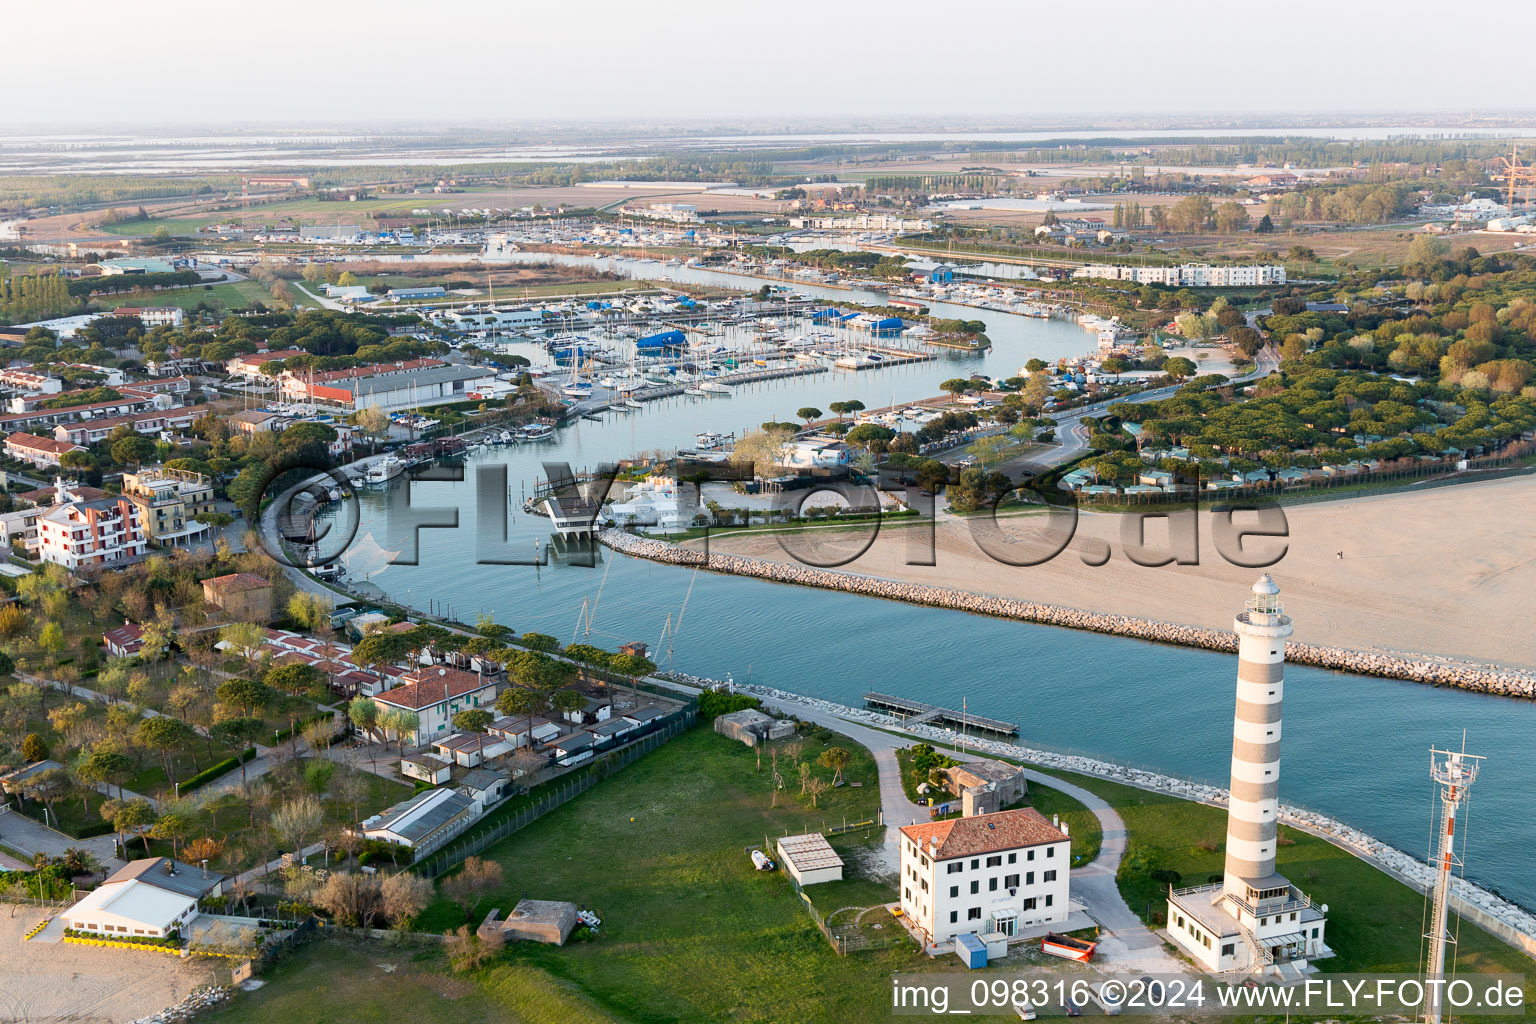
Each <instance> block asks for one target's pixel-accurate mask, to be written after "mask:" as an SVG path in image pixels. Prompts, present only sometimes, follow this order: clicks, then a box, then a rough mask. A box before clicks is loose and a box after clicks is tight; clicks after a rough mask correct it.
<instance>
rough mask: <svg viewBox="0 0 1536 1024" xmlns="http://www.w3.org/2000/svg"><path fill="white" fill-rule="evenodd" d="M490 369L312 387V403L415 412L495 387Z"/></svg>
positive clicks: (437, 369) (429, 371) (412, 373)
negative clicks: (314, 401) (484, 388)
mask: <svg viewBox="0 0 1536 1024" xmlns="http://www.w3.org/2000/svg"><path fill="white" fill-rule="evenodd" d="M495 381H496V371H495V369H494V368H481V367H478V366H429V367H426V368H425V369H421V370H408V371H405V372H396V373H381V374H377V375H375V376H370V377H354V378H352V379H351V380H338V381H332V382H331V383H328V384H324V385H320V384H316V385H315V386H314V388H313V390H312V392H311V393H312V394H313V395H314V398H315V400H316V401H319V402H326V403H334V404H337V405H340V406H342V407H343V408H347V409H352V410H358V409H365V408H367V407H368V406H370V405H371V406H377V407H378V408H380V409H383V410H384V411H385V412H397V411H399V410H401V409H419V408H427V407H430V406H434V405H446V404H448V403H450V402H466V401H469V400H470V399H469V392H471V391H476V392H478V391H479V389H480V388H481V387H486V388H489V387H491V386H493V385H494V384H495Z"/></svg>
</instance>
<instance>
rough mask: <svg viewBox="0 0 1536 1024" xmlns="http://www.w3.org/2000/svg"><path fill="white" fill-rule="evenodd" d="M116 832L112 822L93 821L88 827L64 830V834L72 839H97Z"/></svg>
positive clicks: (82, 826)
mask: <svg viewBox="0 0 1536 1024" xmlns="http://www.w3.org/2000/svg"><path fill="white" fill-rule="evenodd" d="M114 831H115V830H114V829H113V828H112V823H111V822H110V821H93V822H91V823H89V824H87V825H80V826H76V827H70V828H66V829H63V832H64V834H65V835H67V836H69V837H70V838H71V839H95V838H96V837H97V836H106V835H111V834H112V833H113V832H114Z"/></svg>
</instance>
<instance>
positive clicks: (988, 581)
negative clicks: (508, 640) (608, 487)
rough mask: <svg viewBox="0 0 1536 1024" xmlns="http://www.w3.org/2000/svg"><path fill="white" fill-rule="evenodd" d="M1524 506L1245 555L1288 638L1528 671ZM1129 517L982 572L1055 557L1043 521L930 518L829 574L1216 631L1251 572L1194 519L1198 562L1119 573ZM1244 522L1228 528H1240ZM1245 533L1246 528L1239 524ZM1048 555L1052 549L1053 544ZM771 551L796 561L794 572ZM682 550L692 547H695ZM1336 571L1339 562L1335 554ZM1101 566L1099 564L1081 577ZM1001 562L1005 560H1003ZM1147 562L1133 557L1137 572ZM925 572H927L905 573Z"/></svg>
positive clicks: (840, 538)
mask: <svg viewBox="0 0 1536 1024" xmlns="http://www.w3.org/2000/svg"><path fill="white" fill-rule="evenodd" d="M1533 503H1536V477H1519V478H1515V479H1507V480H1497V481H1489V482H1487V483H1478V484H1462V485H1457V486H1452V487H1439V488H1433V489H1428V490H1423V491H1412V492H1406V493H1403V494H1394V495H1382V496H1375V497H1368V498H1353V499H1348V500H1341V501H1330V502H1320V503H1317V504H1313V505H1303V506H1297V507H1291V508H1287V509H1286V510H1285V517H1286V521H1287V528H1288V532H1289V537H1288V538H1287V539H1285V540H1280V539H1275V538H1256V539H1251V540H1250V541H1248V546H1249V551H1250V552H1254V551H1257V552H1258V553H1260V554H1268V555H1269V556H1270V557H1273V555H1274V554H1275V553H1278V552H1279V551H1281V549H1282V548H1283V554H1281V555H1280V557H1279V558H1278V560H1276V561H1275V562H1274V564H1273V566H1271V567H1270V568H1269V569H1268V571H1270V572H1272V573H1274V575H1275V577H1276V579H1277V580H1278V582H1279V583H1280V586H1281V588H1282V589H1283V592H1284V601H1285V606H1286V611H1287V612H1288V613H1289V614H1290V615H1292V616H1293V617H1294V618H1295V620H1296V640H1298V641H1301V642H1303V643H1310V644H1323V645H1329V646H1336V647H1346V648H1351V649H1355V650H1362V651H1378V652H1390V653H1399V654H1419V655H1431V656H1443V657H1449V658H1454V659H1458V660H1466V661H1473V662H1480V663H1482V662H1493V663H1498V664H1503V665H1510V666H1516V667H1520V668H1532V667H1536V641H1533V636H1536V634H1533V630H1532V628H1531V624H1530V601H1531V597H1532V595H1533V594H1536V531H1532V530H1530V529H1525V528H1519V527H1518V526H1516V523H1515V521H1514V520H1513V519H1512V517H1514V516H1521V515H1524V514H1526V513H1525V512H1524V511H1523V510H1524V509H1527V508H1529V507H1531V506H1532V504H1533ZM1138 518H1139V517H1135V516H1130V515H1124V514H1094V513H1087V512H1085V513H1083V514H1082V515H1081V516H1080V518H1079V522H1078V527H1077V530H1076V533H1075V535H1074V536H1073V539H1072V540H1071V542H1070V543H1069V544H1068V546H1067V547H1066V549H1065V550H1063V551H1062V552H1061V554H1059V555H1057V556H1056V557H1055V558H1053V559H1050V560H1049V561H1046V562H1044V563H1043V564H1041V565H1036V566H1029V567H1016V566H1013V565H1007V564H1003V563H1001V562H999V561H996V560H994V559H993V558H992V557H990V556H989V555H988V554H987V553H986V552H984V551H983V550H982V548H981V546H980V544H979V543H978V538H977V534H978V533H982V542H984V543H989V544H990V546H993V547H996V542H997V541H1003V542H1009V543H1012V544H1013V545H1014V547H1013V549H1012V550H1016V551H1019V552H1021V553H1026V554H1029V555H1032V556H1033V557H1039V556H1040V555H1041V554H1043V553H1044V552H1046V551H1048V550H1049V549H1050V548H1052V547H1055V546H1056V544H1053V543H1050V542H1048V541H1047V540H1046V539H1045V537H1044V536H1043V527H1044V521H1043V517H1039V516H1027V517H1016V518H1013V519H1003V520H1001V528H1002V531H1003V535H1001V536H997V537H995V538H993V539H992V540H991V541H988V538H987V536H986V534H985V533H983V532H982V528H981V527H978V525H977V524H975V523H972V522H969V521H965V520H960V519H956V518H953V517H946V516H943V515H941V516H940V519H939V522H938V524H937V528H936V530H935V538H934V539H935V543H934V545H933V555H932V557H931V558H929V557H927V556H926V553H925V552H926V549H927V544H926V536H925V535H926V531H925V530H922V529H921V528H913V527H911V526H904V527H901V528H898V529H887V530H884V531H882V532H881V534H880V535H879V537H877V538H876V539H875V541H874V542H873V544H870V545H869V547H868V550H865V551H863V553H862V554H859V555H858V557H856V558H854V559H853V560H852V561H850V562H848V563H847V564H846V565H841V566H838V567H837V568H838V569H839V570H840V571H843V572H850V573H858V574H862V575H867V576H877V577H882V578H885V579H892V580H901V581H905V582H913V583H924V584H930V585H934V586H941V587H952V588H956V589H960V590H968V591H973V592H976V593H982V594H989V595H996V596H1000V597H1009V598H1018V599H1023V600H1030V601H1042V602H1049V603H1051V604H1057V605H1064V606H1067V607H1071V608H1078V609H1085V610H1092V611H1098V612H1108V613H1112V614H1119V615H1134V616H1140V617H1144V618H1149V619H1157V620H1162V621H1167V622H1178V623H1187V624H1190V625H1195V626H1204V627H1209V628H1216V629H1230V628H1231V625H1232V616H1233V613H1234V612H1235V611H1236V610H1237V607H1238V605H1239V603H1240V602H1241V600H1242V597H1243V594H1244V592H1245V591H1246V589H1247V588H1248V587H1249V586H1250V585H1252V583H1253V580H1254V579H1255V578H1256V577H1257V576H1258V574H1259V573H1260V572H1261V571H1264V570H1262V569H1258V568H1246V567H1241V566H1235V565H1232V564H1230V563H1229V562H1227V561H1226V560H1225V559H1224V558H1222V556H1221V555H1220V553H1219V552H1218V551H1217V547H1216V543H1215V540H1214V532H1215V522H1214V517H1213V515H1212V514H1211V513H1210V512H1208V511H1201V512H1200V513H1199V518H1198V534H1199V537H1198V552H1199V562H1198V564H1194V565H1177V564H1169V565H1164V566H1156V567H1150V566H1144V565H1138V564H1135V563H1134V562H1132V561H1131V559H1130V558H1129V557H1128V555H1127V550H1128V549H1127V545H1126V543H1125V538H1124V537H1123V535H1122V534H1123V531H1124V530H1125V529H1126V528H1127V526H1129V527H1131V528H1132V529H1133V530H1134V527H1135V524H1136V522H1137V519H1138ZM1244 521H1245V520H1244V517H1241V516H1240V517H1238V518H1237V520H1236V522H1237V524H1238V525H1239V526H1241V525H1243V523H1244ZM1246 521H1247V522H1249V523H1251V522H1253V517H1252V516H1249V517H1247V519H1246ZM1145 528H1146V542H1145V543H1146V548H1147V549H1148V550H1149V551H1150V552H1152V553H1156V552H1159V551H1165V550H1167V548H1168V528H1167V521H1166V520H1162V519H1149V520H1146V521H1145ZM867 541H868V534H867V532H863V531H860V532H854V531H851V530H847V529H839V530H821V531H817V530H814V529H812V530H808V531H804V532H802V533H799V534H794V535H773V534H757V535H752V534H745V533H737V534H734V535H733V534H729V533H727V534H724V535H717V536H714V537H712V538H711V540H710V548H711V551H713V552H718V553H722V554H735V555H747V556H751V557H755V558H760V559H765V560H773V561H785V562H792V561H796V560H799V561H809V562H812V563H813V564H822V565H827V564H828V563H830V562H833V561H837V560H840V559H841V558H846V557H847V556H849V555H851V554H854V553H857V552H858V551H859V550H860V549H861V548H862V547H863V546H864V545H865V544H866V543H867ZM1056 543H1059V541H1057V542H1056ZM786 545H787V546H789V547H791V548H793V549H794V550H796V551H800V552H804V553H806V554H807V555H808V557H807V558H799V559H797V558H796V556H795V555H792V554H791V553H790V552H789V551H787V550H786ZM688 546H691V547H700V546H702V542H701V541H693V542H690V544H689V545H688ZM1340 552H1342V553H1343V557H1342V558H1340V557H1339V553H1340ZM1106 554H1107V555H1108V560H1107V561H1104V562H1103V564H1101V565H1091V564H1088V563H1090V562H1097V561H1100V560H1102V559H1104V558H1105V555H1106ZM1016 560H1017V559H1016ZM1146 560H1148V559H1146V558H1143V561H1146ZM909 561H932V562H934V563H936V564H933V565H909V564H907V563H908V562H909Z"/></svg>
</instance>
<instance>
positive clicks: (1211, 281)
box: [1072, 263, 1285, 288]
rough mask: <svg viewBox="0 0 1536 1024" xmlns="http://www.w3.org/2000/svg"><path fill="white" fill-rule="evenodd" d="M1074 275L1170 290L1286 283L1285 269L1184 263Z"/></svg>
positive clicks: (1091, 269) (1096, 267)
mask: <svg viewBox="0 0 1536 1024" xmlns="http://www.w3.org/2000/svg"><path fill="white" fill-rule="evenodd" d="M1072 276H1073V277H1074V278H1095V279H1098V280H1106V281H1132V282H1134V283H1136V284H1161V285H1166V286H1168V287H1170V288H1258V287H1268V286H1270V285H1282V284H1285V268H1284V267H1282V266H1276V265H1268V264H1264V265H1260V264H1255V265H1250V266H1230V267H1229V266H1212V265H1211V264H1209V263H1184V264H1180V265H1178V266H1173V267H1128V266H1121V265H1114V264H1107V263H1105V264H1096V263H1091V264H1088V265H1087V266H1082V267H1078V268H1077V269H1076V270H1074V271H1072Z"/></svg>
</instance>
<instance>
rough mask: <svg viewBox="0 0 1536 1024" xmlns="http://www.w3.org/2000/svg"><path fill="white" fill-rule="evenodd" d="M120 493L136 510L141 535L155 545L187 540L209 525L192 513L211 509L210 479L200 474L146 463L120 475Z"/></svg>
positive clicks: (175, 544)
mask: <svg viewBox="0 0 1536 1024" xmlns="http://www.w3.org/2000/svg"><path fill="white" fill-rule="evenodd" d="M123 496H124V497H125V498H127V499H128V500H129V501H131V502H133V503H134V505H136V506H137V507H138V510H139V522H141V523H142V524H143V525H144V536H145V538H146V539H147V540H148V541H149V542H150V543H151V544H153V545H155V546H156V547H163V546H165V545H170V546H172V547H176V546H179V545H181V544H184V543H191V541H192V539H193V538H194V537H197V536H199V535H200V534H203V533H206V532H207V531H208V529H209V527H208V526H207V525H206V524H205V523H200V522H198V521H197V519H196V516H198V515H200V514H206V513H211V512H213V510H214V508H213V481H212V480H210V479H209V478H208V477H206V476H203V475H202V474H201V473H193V472H190V471H187V470H180V469H166V468H164V467H163V466H147V467H145V468H143V469H140V470H139V471H138V472H137V473H124V474H123Z"/></svg>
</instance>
